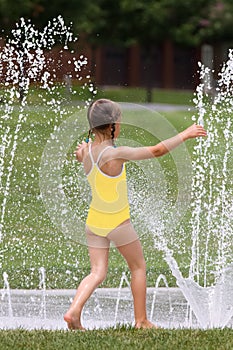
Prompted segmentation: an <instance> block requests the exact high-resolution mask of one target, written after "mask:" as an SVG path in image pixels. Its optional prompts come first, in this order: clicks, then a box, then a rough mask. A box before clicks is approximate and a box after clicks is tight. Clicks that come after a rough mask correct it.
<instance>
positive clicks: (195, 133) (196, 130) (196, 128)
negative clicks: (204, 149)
mask: <svg viewBox="0 0 233 350" xmlns="http://www.w3.org/2000/svg"><path fill="white" fill-rule="evenodd" d="M182 134H183V137H184V140H187V139H192V138H195V137H205V136H206V135H207V133H206V131H205V129H204V128H203V126H201V125H197V124H193V125H191V126H190V127H188V128H187V129H185V130H184V131H183V132H182Z"/></svg>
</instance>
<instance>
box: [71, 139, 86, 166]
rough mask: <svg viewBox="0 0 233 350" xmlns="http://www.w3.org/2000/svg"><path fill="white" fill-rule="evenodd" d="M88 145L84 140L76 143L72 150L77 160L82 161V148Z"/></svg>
mask: <svg viewBox="0 0 233 350" xmlns="http://www.w3.org/2000/svg"><path fill="white" fill-rule="evenodd" d="M87 147H88V144H87V143H86V142H85V141H82V143H79V144H78V145H77V148H76V150H75V152H74V154H75V156H76V159H77V160H78V161H79V162H82V161H83V156H84V152H83V151H84V149H86V148H87Z"/></svg>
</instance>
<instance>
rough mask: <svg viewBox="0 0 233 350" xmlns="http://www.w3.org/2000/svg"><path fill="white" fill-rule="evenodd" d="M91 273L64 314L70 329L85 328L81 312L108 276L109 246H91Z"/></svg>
mask: <svg viewBox="0 0 233 350" xmlns="http://www.w3.org/2000/svg"><path fill="white" fill-rule="evenodd" d="M88 250H89V255H90V262H91V273H90V274H89V275H88V276H86V277H85V278H84V279H83V280H82V282H81V283H80V285H79V287H78V289H77V292H76V295H75V297H74V300H73V302H72V304H71V306H70V308H69V310H68V311H67V312H66V314H65V316H64V320H65V321H66V322H67V325H68V328H69V329H81V330H84V328H83V327H82V324H81V313H82V309H83V306H84V305H85V303H86V301H87V300H88V298H89V297H90V296H91V294H92V293H93V292H94V290H95V289H96V288H97V287H98V285H99V284H100V283H102V282H103V280H104V279H105V277H106V274H107V269H108V255H109V247H107V248H95V247H89V248H88Z"/></svg>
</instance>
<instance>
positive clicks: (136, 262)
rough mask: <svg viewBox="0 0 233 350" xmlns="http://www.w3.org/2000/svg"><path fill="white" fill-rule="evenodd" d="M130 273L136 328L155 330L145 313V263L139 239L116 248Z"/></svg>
mask: <svg viewBox="0 0 233 350" xmlns="http://www.w3.org/2000/svg"><path fill="white" fill-rule="evenodd" d="M117 249H118V250H119V252H120V253H121V254H122V255H123V257H124V258H125V260H126V261H127V263H128V266H129V269H130V271H131V289H132V294H133V300H134V316H135V327H136V328H157V327H156V326H155V325H154V324H152V323H151V322H150V321H149V320H148V319H147V313H146V263H145V259H144V256H143V251H142V247H141V243H140V241H139V239H137V240H136V241H134V242H131V243H128V244H126V245H123V246H119V247H117Z"/></svg>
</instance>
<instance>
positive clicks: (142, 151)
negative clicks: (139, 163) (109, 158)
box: [116, 124, 207, 161]
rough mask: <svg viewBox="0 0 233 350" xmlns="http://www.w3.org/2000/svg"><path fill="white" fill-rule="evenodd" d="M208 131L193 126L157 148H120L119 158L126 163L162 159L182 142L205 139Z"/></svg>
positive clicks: (156, 146)
mask: <svg viewBox="0 0 233 350" xmlns="http://www.w3.org/2000/svg"><path fill="white" fill-rule="evenodd" d="M206 135H207V134H206V131H205V130H204V128H203V127H202V126H201V125H196V124H193V125H191V126H190V127H188V128H187V129H185V130H184V131H182V132H180V133H179V134H177V135H176V136H173V137H171V138H169V139H167V140H164V141H161V142H160V143H158V144H157V145H155V146H147V147H136V148H133V147H125V146H122V147H119V149H117V148H116V150H117V152H118V154H117V158H121V159H123V160H124V161H128V160H143V159H149V158H154V157H161V156H163V155H165V154H166V153H168V152H170V151H172V150H173V149H174V148H176V147H177V146H179V145H180V144H181V143H182V142H184V141H186V140H188V139H191V138H195V137H205V136H206Z"/></svg>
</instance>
